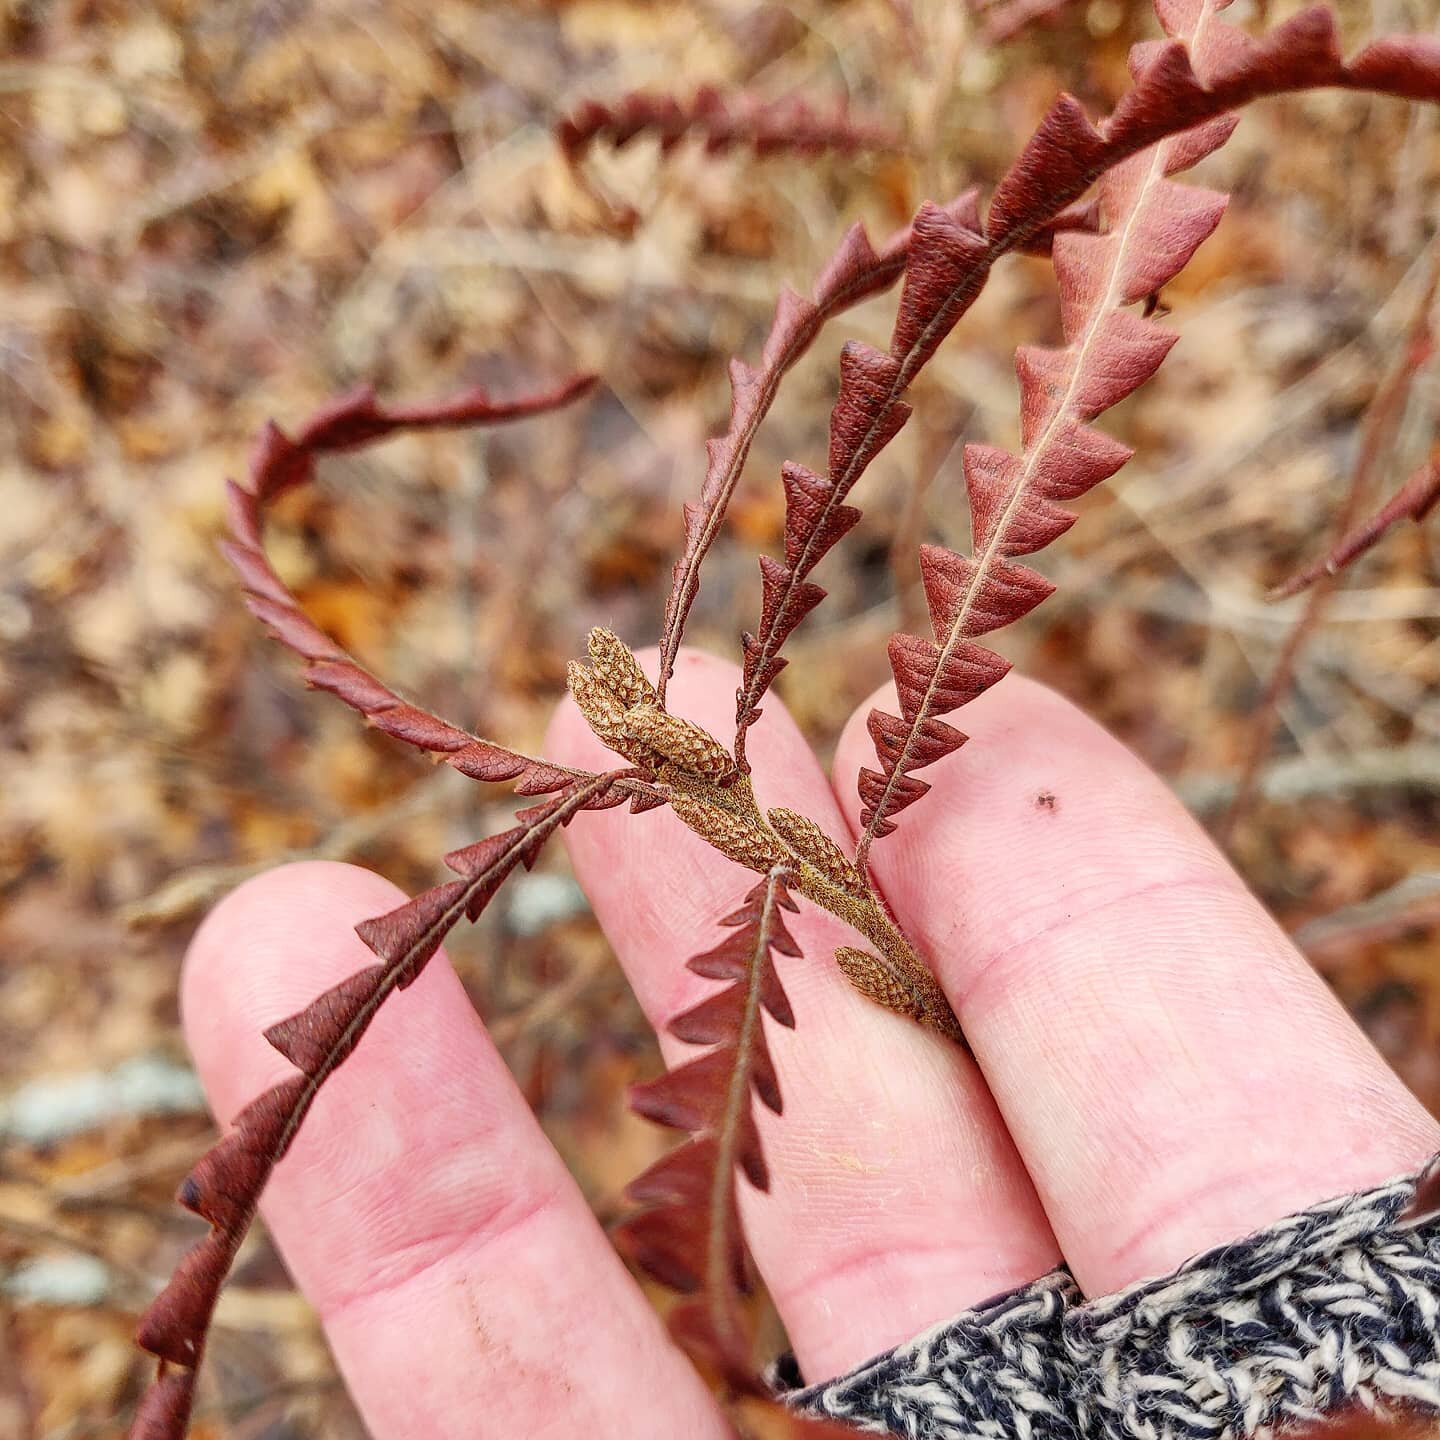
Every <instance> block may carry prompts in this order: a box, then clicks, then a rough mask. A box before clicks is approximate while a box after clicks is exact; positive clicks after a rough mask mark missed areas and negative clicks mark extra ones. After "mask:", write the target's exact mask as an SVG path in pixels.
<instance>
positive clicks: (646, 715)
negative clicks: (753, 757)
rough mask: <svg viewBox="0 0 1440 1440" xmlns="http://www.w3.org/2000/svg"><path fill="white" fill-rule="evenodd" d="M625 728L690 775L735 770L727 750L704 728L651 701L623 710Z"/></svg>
mask: <svg viewBox="0 0 1440 1440" xmlns="http://www.w3.org/2000/svg"><path fill="white" fill-rule="evenodd" d="M625 728H626V731H627V732H628V733H629V734H630V735H631V736H633V737H634V738H635V739H636V740H639V741H640V742H641V743H642V744H644V745H648V746H649V747H650V749H651V750H653V751H655V753H656V754H657V755H663V756H664V757H665V758H666V759H667V760H669V761H670V762H671V763H672V764H674V765H678V766H679V767H680V768H681V769H682V770H688V771H689V772H690V774H692V775H703V776H705V777H706V778H707V779H710V780H720V779H723V778H724V777H725V776H727V775H731V774H733V773H734V771H735V761H734V760H733V759H732V758H731V755H730V752H729V751H728V750H727V749H726V748H725V747H724V746H723V745H722V744H721V743H720V742H719V741H718V740H717V739H716V738H715V737H714V736H713V735H711V734H710V733H709V732H708V731H705V730H702V729H701V728H700V727H699V726H698V725H695V724H692V723H691V722H690V721H689V720H684V719H682V718H681V717H680V716H679V715H669V714H667V713H666V712H665V711H664V710H656V709H655V708H654V706H651V705H637V706H636V707H635V708H634V709H633V710H627V711H626V712H625Z"/></svg>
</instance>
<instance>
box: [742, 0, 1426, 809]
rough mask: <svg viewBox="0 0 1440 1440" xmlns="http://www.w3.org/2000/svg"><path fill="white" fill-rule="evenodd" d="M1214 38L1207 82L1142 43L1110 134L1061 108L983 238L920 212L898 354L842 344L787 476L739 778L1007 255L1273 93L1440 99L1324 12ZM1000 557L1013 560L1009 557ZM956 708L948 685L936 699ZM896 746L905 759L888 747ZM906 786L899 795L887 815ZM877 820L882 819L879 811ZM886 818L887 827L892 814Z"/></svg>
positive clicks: (1171, 42)
mask: <svg viewBox="0 0 1440 1440" xmlns="http://www.w3.org/2000/svg"><path fill="white" fill-rule="evenodd" d="M1215 8H1218V7H1216V6H1214V5H1213V4H1207V3H1205V0H1160V3H1159V4H1158V5H1157V9H1158V10H1159V12H1160V15H1161V19H1162V22H1163V23H1164V25H1165V28H1166V30H1167V32H1168V33H1169V34H1171V35H1172V36H1175V35H1177V34H1191V33H1193V32H1195V31H1196V29H1197V26H1198V24H1199V18H1200V16H1201V15H1207V16H1208V15H1209V14H1211V12H1212V11H1213V9H1215ZM1217 36H1218V37H1219V38H1218V39H1217V38H1215V37H1217ZM1208 38H1209V43H1210V45H1211V48H1210V50H1209V51H1208V53H1207V55H1206V57H1205V63H1204V65H1203V71H1204V74H1203V78H1202V76H1201V75H1200V74H1197V72H1196V70H1195V68H1194V67H1193V66H1192V64H1191V60H1190V56H1189V54H1188V51H1187V48H1186V44H1185V42H1184V41H1183V40H1181V39H1176V38H1171V39H1168V40H1165V41H1161V42H1158V43H1156V44H1151V45H1143V46H1140V47H1138V50H1137V57H1136V58H1137V65H1136V67H1135V68H1136V75H1135V83H1134V85H1133V86H1132V87H1131V89H1130V90H1129V91H1128V92H1127V93H1126V95H1125V96H1124V97H1122V99H1121V101H1120V103H1119V104H1118V105H1117V106H1116V108H1115V111H1114V113H1113V114H1112V115H1111V117H1110V119H1109V121H1108V122H1107V123H1106V125H1105V126H1104V128H1103V130H1102V129H1097V128H1096V127H1095V126H1094V125H1092V124H1091V122H1090V121H1089V119H1088V118H1087V117H1086V115H1085V113H1084V110H1083V109H1082V108H1081V106H1080V105H1079V103H1078V102H1077V101H1076V100H1075V99H1074V98H1073V97H1071V96H1069V95H1064V96H1062V97H1061V98H1060V99H1059V100H1058V101H1057V102H1056V104H1055V105H1054V106H1053V107H1052V108H1051V110H1050V112H1049V114H1048V115H1047V116H1046V117H1045V119H1044V120H1043V121H1042V122H1041V125H1040V127H1039V128H1038V129H1037V130H1036V132H1035V134H1034V135H1033V136H1032V137H1031V139H1030V140H1029V142H1028V143H1027V144H1026V146H1025V148H1024V150H1023V151H1022V152H1021V155H1020V157H1019V158H1018V159H1017V160H1016V162H1015V164H1014V165H1012V166H1011V168H1010V170H1009V171H1008V172H1007V173H1006V175H1005V176H1004V177H1003V178H1002V179H1001V181H1000V184H999V185H998V186H997V188H996V191H995V194H994V197H993V199H992V201H991V204H990V209H989V212H988V214H987V216H986V219H985V224H984V227H983V230H977V229H972V228H970V227H968V226H966V225H963V224H960V223H958V222H957V221H956V220H955V219H954V217H952V216H950V215H947V214H946V213H945V212H943V211H941V210H939V209H938V208H936V207H934V206H926V207H925V208H924V209H922V211H921V212H920V214H919V216H917V218H916V220H915V223H914V226H913V227H912V242H911V252H910V259H909V264H908V266H907V269H906V274H905V285H904V288H903V290H902V292H901V297H900V305H899V313H898V315H897V318H896V323H895V330H894V333H893V335H892V338H891V346H890V350H889V352H888V353H885V352H882V351H879V350H876V349H874V347H872V346H868V345H863V344H860V343H858V342H851V343H850V344H849V345H847V346H846V348H845V353H844V355H843V357H842V361H841V374H840V393H839V396H838V398H837V400H836V402H835V406H834V408H833V410H832V412H831V419H830V454H829V466H828V471H827V474H826V475H825V476H820V475H818V474H815V473H814V472H812V471H810V470H807V469H805V467H803V466H798V465H788V466H786V467H785V482H786V500H787V508H786V527H785V548H786V555H785V560H784V562H783V563H782V562H779V561H775V560H772V559H769V558H768V557H767V558H764V559H762V561H761V571H762V582H763V596H762V605H761V614H760V624H759V627H758V630H757V632H756V634H755V635H753V636H748V635H747V636H746V637H745V641H744V678H743V681H742V684H741V688H740V691H739V694H738V696H737V703H736V732H737V733H736V758H737V760H738V761H739V762H740V764H741V766H742V768H744V767H745V759H744V748H745V735H746V732H747V731H748V730H749V728H750V726H751V725H753V724H754V722H755V720H756V718H757V717H758V715H759V713H760V702H761V700H762V699H763V697H764V695H765V693H766V692H767V691H768V689H769V688H770V686H771V684H773V683H774V680H775V677H776V676H777V675H778V674H779V673H780V671H781V669H782V668H783V667H784V665H785V659H784V657H783V656H782V655H781V654H780V650H781V647H782V646H783V644H784V642H785V640H786V638H787V637H788V636H789V635H790V634H791V632H792V631H793V630H794V629H795V627H796V626H797V625H798V624H799V623H800V621H801V620H803V619H804V617H805V616H806V615H807V614H808V613H809V611H810V610H812V609H813V608H814V607H815V605H817V604H818V603H819V601H820V599H821V598H822V597H823V595H824V591H823V590H821V588H820V587H819V586H818V585H815V584H814V583H813V582H811V581H810V579H809V575H810V573H811V571H812V570H813V569H814V567H815V565H816V564H818V562H819V561H820V560H821V559H822V558H823V556H824V555H825V554H826V552H827V551H828V550H829V549H830V547H831V546H833V545H834V544H835V542H836V541H837V540H838V539H839V537H840V536H841V535H843V534H844V533H845V532H846V531H847V530H848V529H849V528H850V527H851V526H852V525H853V524H854V523H855V519H856V518H857V512H856V511H855V510H854V509H853V507H851V506H848V505H847V504H846V503H845V502H846V498H847V497H848V495H849V493H850V491H851V489H852V488H853V487H854V485H855V483H856V482H857V481H858V480H859V478H860V476H861V475H862V474H863V473H864V472H865V470H866V469H867V468H868V466H869V465H870V463H871V461H872V460H873V459H874V458H875V456H876V455H878V454H879V453H880V451H881V450H882V449H883V448H884V447H885V445H887V444H888V443H889V441H890V440H891V439H892V438H893V437H894V436H895V435H896V434H897V433H898V432H899V431H900V429H901V427H902V426H903V425H904V424H905V421H906V419H907V418H908V416H909V407H908V406H907V405H906V404H905V402H904V399H903V396H904V394H905V392H906V390H907V389H908V388H909V386H910V384H911V383H912V382H913V380H914V378H915V376H916V375H918V374H919V372H920V370H921V369H922V368H923V367H924V366H925V364H926V363H927V362H928V361H929V359H930V357H931V356H932V355H933V354H934V353H935V351H936V349H937V348H938V347H939V345H940V344H941V342H942V341H943V340H944V339H945V337H946V336H947V335H948V334H949V333H950V331H951V330H952V329H953V328H954V327H955V325H956V324H957V323H958V322H959V320H960V319H961V317H962V316H963V315H964V314H965V313H966V311H968V309H969V308H970V306H971V305H972V304H973V303H974V301H975V299H976V297H977V296H978V295H979V293H980V291H981V289H982V288H983V287H984V284H985V281H986V279H987V278H988V275H989V272H990V270H991V268H992V267H993V266H994V265H995V263H996V262H997V261H998V260H999V259H1000V258H1001V257H1002V256H1004V255H1006V254H1009V253H1010V252H1011V251H1013V250H1016V249H1019V248H1021V247H1022V246H1024V245H1025V244H1026V243H1028V242H1029V241H1031V240H1032V239H1034V238H1035V237H1036V236H1037V235H1039V234H1040V233H1041V232H1042V231H1043V230H1044V228H1045V227H1046V226H1047V225H1048V224H1050V223H1052V222H1053V220H1054V218H1055V217H1056V216H1057V215H1058V214H1059V213H1060V212H1061V211H1062V210H1064V208H1065V207H1066V206H1069V205H1071V204H1073V203H1074V202H1075V201H1076V200H1078V199H1079V198H1080V197H1081V196H1082V195H1083V194H1084V193H1085V192H1086V191H1087V190H1088V189H1089V188H1090V186H1091V185H1092V184H1094V183H1095V181H1097V180H1098V179H1100V177H1101V176H1103V175H1104V174H1105V173H1106V172H1107V171H1108V170H1111V169H1113V168H1114V167H1115V166H1117V165H1120V164H1121V163H1122V162H1123V161H1125V160H1127V159H1129V158H1130V157H1131V156H1134V155H1138V154H1139V153H1140V152H1141V151H1143V150H1146V149H1148V148H1149V147H1150V146H1152V145H1156V144H1158V143H1159V142H1160V141H1163V140H1167V139H1170V138H1171V137H1175V136H1182V135H1183V134H1184V132H1186V131H1189V130H1193V129H1194V128H1195V127H1198V126H1203V125H1205V124H1206V122H1212V121H1219V120H1220V119H1221V117H1223V116H1224V115H1225V114H1226V112H1227V111H1229V110H1232V109H1234V108H1236V107H1237V106H1240V105H1243V104H1247V103H1249V102H1250V101H1252V100H1255V99H1258V98H1260V97H1262V96H1269V95H1276V94H1281V93H1284V92H1287V91H1292V90H1301V89H1310V88H1314V87H1317V86H1339V87H1343V88H1349V89H1360V90H1371V91H1376V92H1380V93H1385V94H1391V95H1397V96H1402V97H1405V98H1411V99H1434V98H1436V96H1437V95H1440V42H1437V41H1435V40H1431V39H1427V38H1423V37H1406V38H1402V39H1386V40H1380V41H1377V42H1375V43H1373V44H1371V45H1369V46H1367V47H1366V48H1365V49H1364V50H1362V51H1361V52H1360V54H1359V55H1357V56H1356V57H1355V59H1354V60H1353V61H1351V62H1350V63H1349V64H1347V63H1346V62H1345V61H1344V60H1343V59H1342V57H1341V55H1340V51H1339V49H1338V45H1337V41H1336V34H1335V21H1334V17H1333V16H1332V15H1331V14H1330V12H1329V11H1328V10H1325V9H1324V8H1323V7H1313V8H1311V9H1308V10H1305V11H1303V12H1301V13H1300V14H1299V15H1297V16H1295V17H1294V18H1293V19H1292V20H1290V21H1288V22H1287V23H1286V24H1284V25H1282V26H1280V27H1279V28H1278V29H1276V30H1275V31H1274V32H1273V33H1272V34H1270V35H1269V36H1267V37H1265V38H1264V39H1261V40H1253V39H1251V38H1250V37H1249V36H1246V35H1244V34H1242V33H1241V32H1239V31H1237V30H1233V29H1231V28H1229V27H1220V26H1218V25H1216V26H1214V27H1213V32H1211V33H1210V34H1209V37H1208ZM1048 378H1049V377H1047V379H1048ZM1101 408H1104V407H1103V406H1102V407H1101ZM1027 438H1028V437H1027ZM1106 443H1107V444H1108V443H1110V442H1106ZM995 558H996V559H997V560H998V559H1001V558H1003V557H1002V556H1000V555H999V554H998V553H997V554H996V556H995ZM1021 568H1022V567H1014V570H1020V569H1021ZM1011 573H1013V572H1011ZM1027 573H1028V572H1027ZM965 584H966V587H967V589H968V588H970V587H975V588H977V590H983V591H985V592H987V599H988V598H991V592H993V599H994V600H995V601H996V602H997V603H1001V604H1004V605H1007V606H1013V605H1014V604H1017V603H1018V604H1021V605H1022V607H1023V608H1021V609H1020V610H1019V611H1018V612H1017V613H1021V614H1023V613H1024V610H1025V609H1028V608H1030V607H1029V604H1025V603H1024V602H1025V601H1026V599H1027V598H1028V593H1027V592H1025V591H1023V590H1022V593H1021V595H1019V596H1010V595H1008V594H1007V592H1006V590H1005V588H1004V587H1003V586H1002V585H1001V584H1000V583H998V581H997V579H996V576H995V575H994V574H993V573H992V572H991V571H988V570H987V571H981V570H979V569H978V568H977V569H976V571H975V572H974V574H973V576H972V577H971V578H970V579H969V580H967V581H966V582H965ZM1030 603H1031V604H1033V603H1035V602H1034V601H1033V600H1032V601H1031V602H1030ZM943 698H944V696H943V693H941V691H940V690H939V689H937V693H936V697H935V699H936V701H937V702H940V701H942V700H943ZM932 708H933V707H932ZM933 720H934V714H932V713H931V711H930V709H929V708H927V710H926V712H925V713H924V714H921V713H920V712H919V711H917V713H916V718H915V719H914V720H913V721H908V720H907V721H906V722H905V735H906V736H907V737H909V738H908V745H907V741H906V740H905V739H902V740H901V741H900V742H899V744H900V747H901V748H907V749H908V750H910V751H912V752H913V750H914V748H915V746H916V745H917V744H918V745H920V747H921V748H922V749H923V748H925V747H926V746H928V745H930V744H931V743H933V742H934V741H935V740H936V739H937V738H944V739H948V738H949V737H944V736H943V735H942V734H941V732H936V731H935V730H934V728H933V724H932V722H933ZM885 744H886V745H887V747H889V748H896V747H895V746H894V745H893V744H892V742H891V741H889V740H886V742H885ZM952 748H953V747H952ZM898 789H899V786H898V783H897V786H896V787H894V788H893V789H892V798H887V801H886V806H885V808H886V809H888V808H889V806H890V805H891V804H892V803H893V796H894V793H895V791H896V790H898ZM912 798H913V797H912ZM868 808H870V809H871V811H872V818H873V816H874V807H873V805H872V806H869V807H868ZM879 818H880V819H881V820H882V821H883V820H884V812H883V811H882V812H881V813H880V817H879Z"/></svg>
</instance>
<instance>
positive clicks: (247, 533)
mask: <svg viewBox="0 0 1440 1440" xmlns="http://www.w3.org/2000/svg"><path fill="white" fill-rule="evenodd" d="M594 383H595V377H594V376H592V375H581V376H577V377H575V378H574V379H572V380H567V381H564V382H563V383H561V384H560V385H557V386H555V387H554V388H552V389H550V390H545V391H540V392H538V393H536V394H533V395H528V396H521V397H518V398H516V399H512V400H495V399H493V398H492V397H491V396H490V395H489V393H488V392H487V391H484V390H481V389H474V390H469V391H466V392H465V393H463V394H461V395H457V396H455V397H454V398H452V399H450V400H447V401H444V402H442V403H439V404H434V405H423V406H412V407H408V408H382V407H381V406H380V405H379V404H378V403H377V402H376V399H375V392H374V390H372V389H371V388H370V387H369V386H368V385H367V386H362V387H361V388H359V389H357V390H354V391H352V392H351V393H350V394H349V395H346V396H343V397H341V398H340V399H338V400H336V401H334V402H333V403H332V404H330V405H327V406H326V407H325V408H324V409H323V410H321V411H319V412H318V413H317V414H316V415H315V416H313V417H312V418H311V419H310V420H308V421H307V422H306V423H305V424H304V425H303V426H301V428H300V430H299V432H298V434H297V435H296V438H295V439H294V440H291V439H290V438H289V437H288V436H287V435H286V434H285V433H284V432H283V431H282V430H281V429H280V428H279V427H278V426H277V425H275V424H274V423H273V422H272V423H271V424H268V425H267V426H266V427H265V430H264V431H263V433H262V434H261V436H260V439H259V441H258V442H257V444H256V446H255V451H254V454H253V455H252V456H251V460H250V474H249V480H250V485H249V488H248V489H246V488H245V487H243V486H240V485H237V484H236V483H235V482H234V481H233V480H232V481H229V482H227V489H228V496H229V531H230V537H229V539H228V540H226V541H224V542H222V544H221V549H222V551H223V552H224V554H225V557H226V559H228V560H229V561H230V564H231V565H232V566H233V567H234V568H235V570H236V572H237V573H238V574H239V576H240V580H241V584H242V585H243V587H244V597H245V604H246V605H247V607H248V608H249V609H250V611H251V613H252V614H254V615H255V616H256V617H257V618H258V619H259V620H261V621H263V622H264V624H265V626H266V628H267V629H268V630H269V632H270V634H271V635H272V636H274V638H275V639H277V640H279V641H280V643H281V644H282V645H284V646H286V647H287V648H288V649H290V650H293V651H294V652H295V653H296V654H297V655H299V656H300V657H301V659H303V660H304V661H305V662H306V665H305V671H304V675H305V680H306V683H307V684H309V685H311V686H313V687H314V688H316V689H319V690H328V691H329V692H330V693H331V694H332V695H335V696H337V697H338V698H339V699H340V700H343V701H344V702H345V704H347V705H349V706H350V707H351V708H352V709H354V710H358V711H359V712H360V713H361V714H362V715H363V716H364V717H365V718H366V720H367V721H368V722H369V723H370V724H372V725H373V726H375V728H376V729H377V730H382V731H384V732H385V734H387V735H393V736H394V737H395V738H396V739H398V740H403V741H405V743H406V744H408V745H414V746H415V747H416V748H417V749H421V750H425V751H427V752H430V753H432V754H435V755H437V756H438V757H439V758H440V759H442V760H444V761H445V763H446V764H448V765H451V766H453V767H454V768H455V769H456V770H458V771H460V773H461V774H462V775H468V776H470V778H471V779H473V780H484V781H504V780H514V781H515V782H516V785H515V789H516V793H517V794H520V795H543V794H546V793H547V792H549V791H552V790H556V789H558V788H560V787H561V786H563V785H566V784H569V783H570V782H571V781H572V780H575V779H576V778H580V772H578V771H572V770H568V769H566V768H565V767H563V766H558V765H552V764H549V763H548V762H546V761H543V760H537V759H535V758H533V757H531V756H529V755H522V754H521V753H520V752H519V751H516V750H511V749H508V748H507V747H505V746H503V745H497V744H495V743H494V742H493V741H490V740H484V739H481V738H480V737H479V736H478V735H472V734H470V733H469V732H468V731H466V730H462V729H460V728H459V727H458V726H455V725H451V724H450V723H449V722H448V721H446V720H442V719H440V717H439V716H437V715H433V714H431V713H430V712H429V711H428V710H424V709H422V708H420V707H419V706H417V705H413V704H411V703H410V702H409V701H407V700H403V699H402V698H401V697H400V696H399V695H397V694H396V693H395V692H394V691H393V690H391V689H390V688H389V687H388V686H386V685H384V684H382V683H381V681H380V680H379V679H377V678H376V677H375V676H374V675H372V674H371V673H370V672H369V671H368V670H366V669H364V668H363V667H362V666H361V665H360V664H359V663H358V662H357V661H356V660H355V659H354V658H353V657H351V656H350V655H347V654H346V653H345V651H344V650H342V649H341V648H340V647H339V646H338V645H336V644H335V642H334V641H333V640H331V639H330V637H329V636H328V635H326V634H325V633H324V632H323V631H322V630H321V629H320V628H319V627H318V626H316V625H315V624H314V623H313V622H312V621H311V620H310V619H309V618H308V617H307V616H306V615H305V612H304V611H303V609H302V608H301V606H300V602H299V600H298V599H297V598H296V597H295V595H294V594H293V593H292V592H291V591H290V589H289V588H288V587H287V586H286V585H285V583H284V581H283V580H281V579H280V577H279V575H278V574H277V573H276V571H275V568H274V566H272V565H271V563H270V561H269V559H268V558H267V556H266V554H265V547H264V515H265V510H266V507H267V506H269V505H270V504H271V503H272V502H273V501H274V500H275V499H277V498H278V497H279V496H281V495H284V494H286V493H287V492H289V491H291V490H294V489H296V488H297V487H298V486H300V485H303V484H305V483H307V482H308V481H309V480H310V479H311V478H312V477H313V475H314V473H315V461H316V458H317V457H318V456H320V455H324V454H329V453H333V452H336V451H344V450H357V449H361V448H363V447H364V446H366V445H370V444H373V443H375V442H376V441H377V440H383V439H385V438H387V437H389V436H390V435H393V434H395V433H397V432H399V431H407V430H421V429H438V428H451V427H461V426H471V425H478V424H488V423H495V422H498V421H503V420H518V419H522V418H524V417H526V416H530V415H539V414H543V413H544V412H546V411H548V410H553V409H556V408H558V407H559V406H562V405H566V404H568V403H569V402H570V401H572V400H574V399H576V398H577V397H579V396H580V395H583V394H584V393H585V392H586V391H587V390H589V389H590V388H591V387H592V386H593V385H594Z"/></svg>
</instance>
